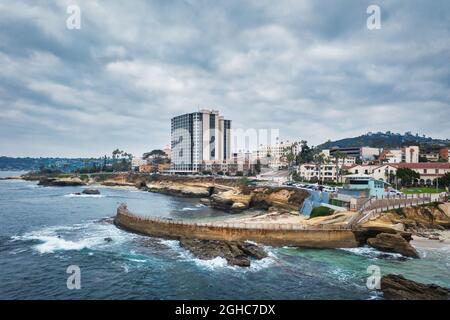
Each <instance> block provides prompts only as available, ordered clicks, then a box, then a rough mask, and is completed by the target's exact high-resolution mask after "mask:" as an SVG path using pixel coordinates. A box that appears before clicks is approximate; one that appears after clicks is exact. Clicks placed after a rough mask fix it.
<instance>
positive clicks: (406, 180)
mask: <svg viewBox="0 0 450 320" xmlns="http://www.w3.org/2000/svg"><path fill="white" fill-rule="evenodd" d="M397 179H400V184H401V185H402V186H410V185H412V184H413V183H414V180H415V179H420V174H418V173H417V172H416V171H414V170H411V169H409V168H400V169H398V170H397Z"/></svg>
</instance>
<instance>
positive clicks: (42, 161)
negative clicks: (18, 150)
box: [0, 157, 103, 172]
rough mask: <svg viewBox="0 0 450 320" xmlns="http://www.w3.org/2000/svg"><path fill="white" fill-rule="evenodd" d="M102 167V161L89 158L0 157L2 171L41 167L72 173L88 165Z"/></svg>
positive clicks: (37, 168)
mask: <svg viewBox="0 0 450 320" xmlns="http://www.w3.org/2000/svg"><path fill="white" fill-rule="evenodd" d="M92 163H96V164H97V165H101V164H102V163H103V161H102V159H87V158H13V157H0V170H11V171H15V170H24V171H27V170H39V169H40V168H41V167H45V168H52V169H58V170H61V171H64V172H70V171H73V170H75V169H78V168H82V167H84V166H85V165H86V164H90V165H92Z"/></svg>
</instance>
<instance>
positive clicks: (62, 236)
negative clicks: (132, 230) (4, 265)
mask: <svg viewBox="0 0 450 320" xmlns="http://www.w3.org/2000/svg"><path fill="white" fill-rule="evenodd" d="M133 236H134V235H133V234H129V233H126V232H124V231H122V230H119V229H117V228H116V227H115V226H113V225H103V224H96V223H94V222H88V223H85V224H75V225H71V226H51V227H46V228H43V229H40V230H37V231H32V232H27V233H24V234H22V235H18V236H13V237H11V241H33V242H35V241H38V242H39V243H38V244H35V245H33V246H32V248H33V249H34V250H36V251H37V252H39V253H40V254H45V253H54V252H58V251H71V250H75V251H79V250H82V249H94V248H104V247H110V246H114V245H118V244H121V243H123V242H125V241H127V240H129V238H131V237H133ZM106 239H110V241H106Z"/></svg>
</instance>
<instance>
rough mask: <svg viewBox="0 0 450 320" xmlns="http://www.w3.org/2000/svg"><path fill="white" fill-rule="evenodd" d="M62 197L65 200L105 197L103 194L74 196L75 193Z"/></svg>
mask: <svg viewBox="0 0 450 320" xmlns="http://www.w3.org/2000/svg"><path fill="white" fill-rule="evenodd" d="M64 197H66V198H104V197H106V196H105V195H103V194H76V193H70V194H65V195H64Z"/></svg>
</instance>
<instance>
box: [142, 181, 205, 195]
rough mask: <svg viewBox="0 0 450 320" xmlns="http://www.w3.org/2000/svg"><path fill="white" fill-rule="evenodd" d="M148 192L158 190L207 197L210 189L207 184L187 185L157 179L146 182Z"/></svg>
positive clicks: (159, 191) (173, 193) (165, 192)
mask: <svg viewBox="0 0 450 320" xmlns="http://www.w3.org/2000/svg"><path fill="white" fill-rule="evenodd" d="M146 187H147V190H148V191H150V192H158V193H164V194H170V195H175V196H183V197H192V198H205V197H209V196H210V194H211V192H212V190H211V187H210V186H209V185H205V186H203V185H188V184H181V183H175V182H171V181H157V182H151V183H147V184H146Z"/></svg>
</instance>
